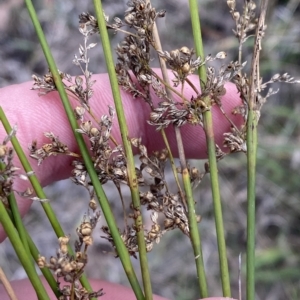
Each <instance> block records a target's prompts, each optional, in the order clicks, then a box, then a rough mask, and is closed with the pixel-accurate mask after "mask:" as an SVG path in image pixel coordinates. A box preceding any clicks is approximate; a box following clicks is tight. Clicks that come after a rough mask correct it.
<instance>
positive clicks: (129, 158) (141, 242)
mask: <svg viewBox="0 0 300 300" xmlns="http://www.w3.org/2000/svg"><path fill="white" fill-rule="evenodd" d="M94 7H95V12H96V16H97V20H98V25H99V31H100V37H101V41H102V47H103V52H104V56H105V62H106V66H107V71H108V75H109V79H110V84H111V89H112V94H113V98H114V103H115V108H116V112H117V116H118V121H119V128H120V132H121V137H122V142H123V147H124V152H125V155H126V162H127V171H128V183H129V187H130V191H131V197H132V204H133V207H134V215H135V226H136V230H137V242H138V250H139V258H140V266H141V272H142V279H143V286H144V292H145V298H146V299H147V300H148V299H149V300H150V299H152V297H153V295H152V286H151V278H150V272H149V267H148V260H147V251H146V244H145V236H144V230H143V219H142V214H141V204H140V195H139V188H138V180H137V177H136V172H135V163H134V157H133V152H132V146H131V143H130V137H129V132H128V127H127V122H126V119H125V113H124V109H123V104H122V99H121V95H120V90H119V86H118V80H117V76H116V73H115V68H114V62H113V58H112V51H111V47H110V41H109V37H108V33H107V29H106V23H105V19H104V15H103V8H102V2H101V1H96V0H94Z"/></svg>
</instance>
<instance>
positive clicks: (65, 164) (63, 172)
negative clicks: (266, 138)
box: [0, 74, 242, 214]
mask: <svg viewBox="0 0 300 300" xmlns="http://www.w3.org/2000/svg"><path fill="white" fill-rule="evenodd" d="M94 79H95V80H97V83H96V84H95V86H94V88H95V92H94V96H93V98H92V99H91V102H90V105H91V107H92V108H93V111H94V113H95V115H96V116H101V115H103V114H108V105H113V98H112V94H111V89H110V84H109V79H108V76H107V74H100V75H95V76H94ZM191 81H192V82H193V83H194V84H195V85H196V86H199V79H198V77H197V76H191ZM31 87H32V82H27V83H23V84H19V85H12V86H9V87H6V88H3V89H1V94H0V95H1V106H2V107H3V109H4V111H5V113H6V114H7V117H8V119H9V121H10V123H11V124H12V125H14V124H17V126H18V131H17V137H18V139H19V141H20V143H21V146H22V147H23V149H24V150H25V152H26V153H27V155H28V154H29V151H28V148H27V146H28V144H30V143H31V141H32V140H37V144H38V146H41V145H42V144H43V143H47V142H49V140H47V139H46V138H45V136H44V132H49V131H52V132H53V133H54V134H55V135H57V136H59V139H60V141H61V142H63V143H65V144H67V145H68V147H69V149H70V150H71V151H74V152H77V150H78V149H77V145H76V142H75V140H74V137H73V133H72V131H71V129H70V126H69V123H68V120H67V117H66V116H65V113H64V109H63V106H62V104H61V101H60V99H59V95H58V94H57V93H56V92H53V93H50V94H48V95H45V96H41V97H40V96H38V92H36V91H31V90H30V89H31ZM226 91H227V92H226V94H225V95H224V96H223V98H222V103H223V108H224V110H225V112H226V113H227V114H228V115H229V116H230V117H232V120H233V121H234V122H235V123H236V124H237V125H239V124H241V122H242V119H241V118H240V117H239V116H232V114H231V111H232V109H233V108H234V107H236V106H237V105H240V98H239V95H238V92H237V89H236V87H235V85H233V84H227V85H226ZM184 95H185V97H186V98H187V99H189V98H190V97H191V96H192V95H194V92H193V91H192V89H191V88H190V87H189V86H188V85H185V86H184ZM121 97H122V101H123V103H124V108H125V115H126V120H127V121H128V127H129V135H130V137H141V138H142V142H143V143H144V144H145V145H146V146H147V148H148V151H149V152H150V151H151V150H160V149H162V148H164V144H163V141H162V138H161V137H160V134H159V133H158V132H156V131H155V128H154V127H152V126H150V125H148V124H147V122H146V120H147V119H148V118H149V113H150V109H149V107H148V106H147V104H145V103H144V102H143V101H142V100H140V99H132V97H131V95H129V94H128V93H126V92H124V91H123V90H121ZM152 98H153V101H154V102H158V101H159V99H157V97H156V96H155V95H154V94H153V95H152ZM174 100H175V101H179V99H178V97H177V96H175V99H174ZM71 102H72V105H73V106H74V107H75V106H76V102H75V101H74V100H72V99H71ZM213 119H214V133H215V138H216V142H217V143H219V144H220V143H222V138H223V136H222V135H223V133H224V132H227V131H229V128H230V123H229V122H228V121H227V120H226V118H225V117H224V116H223V115H222V113H221V112H220V110H219V109H218V108H217V107H216V106H214V107H213ZM166 131H167V133H168V134H169V141H170V144H171V148H172V151H174V155H177V154H178V152H177V148H176V140H175V137H174V134H173V129H172V128H168V129H167V130H166ZM181 131H182V136H183V144H184V147H185V151H186V155H187V157H189V158H203V157H205V156H206V152H207V151H206V144H205V134H204V132H203V130H202V129H201V128H200V127H199V126H190V125H186V126H183V127H182V130H181ZM112 134H113V136H114V137H115V138H116V139H117V140H118V141H119V142H120V141H121V136H120V132H119V129H118V122H117V119H115V122H114V126H113V130H112ZM4 136H5V133H4V130H3V128H2V127H1V126H0V138H1V139H3V137H4ZM30 162H31V163H32V166H33V167H34V170H35V172H36V174H37V176H38V178H39V180H40V182H41V184H42V185H43V186H45V185H48V184H50V183H51V182H53V181H56V180H60V179H64V178H67V177H68V176H70V170H71V158H70V157H66V156H57V157H50V158H48V159H46V160H45V161H44V162H43V163H42V165H41V166H40V167H37V164H36V162H35V161H32V160H31V159H30ZM16 165H17V166H19V162H18V160H16ZM27 186H28V183H27V182H25V181H22V180H16V182H15V185H14V188H15V189H16V190H18V191H24V190H25V189H26V187H27ZM18 204H19V208H20V211H21V213H22V214H24V213H25V212H26V211H27V210H28V208H29V206H30V201H29V200H26V199H18Z"/></svg>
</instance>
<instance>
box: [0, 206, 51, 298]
mask: <svg viewBox="0 0 300 300" xmlns="http://www.w3.org/2000/svg"><path fill="white" fill-rule="evenodd" d="M0 223H1V224H2V226H3V228H4V230H5V232H6V234H7V236H8V238H9V240H10V242H11V244H12V246H13V248H14V250H15V252H16V254H17V256H18V258H19V260H20V262H21V263H22V266H23V267H24V270H25V271H26V274H27V276H28V278H29V280H30V282H31V284H32V286H33V287H34V289H35V291H36V294H37V296H38V298H39V299H43V300H47V299H49V300H50V298H49V296H48V294H47V292H46V290H45V288H44V286H43V284H42V282H41V280H40V278H39V276H38V275H37V273H36V270H35V267H34V265H33V264H32V261H31V258H30V256H28V254H27V252H26V250H25V249H24V247H23V243H22V241H21V239H20V237H19V235H18V232H17V230H16V228H15V226H14V225H13V223H12V221H11V220H10V217H9V215H8V213H7V211H6V209H5V207H4V204H3V203H2V201H0Z"/></svg>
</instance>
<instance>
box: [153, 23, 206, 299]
mask: <svg viewBox="0 0 300 300" xmlns="http://www.w3.org/2000/svg"><path fill="white" fill-rule="evenodd" d="M153 37H154V41H155V49H156V50H162V47H161V42H160V38H159V34H158V31H157V28H156V25H155V24H154V26H153ZM159 63H160V67H161V70H162V75H163V79H164V84H165V88H166V92H167V94H168V97H169V98H170V99H172V93H171V89H170V88H169V87H170V80H169V76H168V70H167V67H166V63H165V61H164V60H163V59H162V58H161V57H159ZM180 96H181V97H183V95H180ZM174 131H175V136H176V142H177V147H178V152H179V157H180V163H181V168H182V178H183V186H184V191H185V195H183V193H182V190H181V187H180V184H179V182H178V176H177V171H176V169H175V164H174V159H173V156H172V152H171V149H170V146H169V143H168V140H167V138H166V134H165V132H164V130H161V134H162V137H163V139H164V142H165V145H166V147H167V149H168V151H169V157H170V161H171V165H172V169H173V173H174V177H175V180H176V182H177V184H178V188H179V192H180V195H181V196H182V199H183V200H182V201H183V204H184V205H185V206H186V205H187V210H188V220H189V229H190V240H191V243H192V247H193V251H194V257H195V262H196V270H197V277H198V283H199V290H200V296H201V297H207V296H208V291H207V282H206V275H205V269H204V263H203V255H202V246H201V238H200V232H199V229H198V223H197V220H196V214H195V201H194V197H193V191H192V187H191V181H190V175H189V171H188V169H187V165H186V159H185V154H184V147H183V142H182V137H181V132H180V128H178V127H174ZM185 209H186V207H185Z"/></svg>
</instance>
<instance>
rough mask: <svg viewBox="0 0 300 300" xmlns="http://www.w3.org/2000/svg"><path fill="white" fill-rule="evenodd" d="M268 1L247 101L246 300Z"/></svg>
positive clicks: (251, 290) (250, 297)
mask: <svg viewBox="0 0 300 300" xmlns="http://www.w3.org/2000/svg"><path fill="white" fill-rule="evenodd" d="M267 7H268V0H264V1H262V3H261V12H260V17H259V21H258V24H257V29H256V34H255V42H254V49H253V59H252V64H251V76H250V91H249V99H248V107H249V112H248V118H247V176H248V181H247V203H248V211H247V300H254V299H255V195H256V188H255V187H256V153H257V123H258V115H257V111H256V98H257V91H259V90H260V88H259V84H260V78H259V54H260V50H261V39H262V36H263V34H261V33H262V32H263V31H264V22H265V16H266V11H267Z"/></svg>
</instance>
